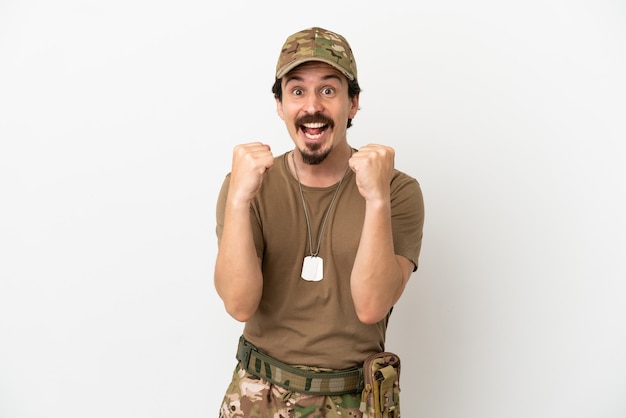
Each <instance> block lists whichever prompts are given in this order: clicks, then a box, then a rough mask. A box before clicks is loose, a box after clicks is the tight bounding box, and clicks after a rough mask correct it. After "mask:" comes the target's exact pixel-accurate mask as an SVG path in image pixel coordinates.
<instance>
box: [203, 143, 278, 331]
mask: <svg viewBox="0 0 626 418" xmlns="http://www.w3.org/2000/svg"><path fill="white" fill-rule="evenodd" d="M273 163H274V157H273V155H272V152H271V150H270V147H269V146H268V145H265V144H262V143H260V142H255V143H249V144H243V145H238V146H236V147H235V148H234V150H233V162H232V171H231V173H230V178H229V183H228V189H227V195H226V196H225V203H224V207H223V209H222V208H218V224H219V223H220V221H222V222H223V224H222V225H221V228H220V229H221V237H220V238H219V249H218V253H217V259H216V261H215V276H214V280H215V288H216V290H217V293H218V294H219V296H220V297H221V298H222V301H223V302H224V307H225V308H226V311H227V312H228V313H229V314H230V315H231V316H232V317H233V318H235V319H236V320H238V321H241V322H245V321H247V320H248V319H249V318H250V317H251V316H252V315H253V314H254V312H255V311H256V309H257V307H258V305H259V301H260V300H261V294H262V291H263V275H262V272H261V261H260V259H259V257H258V256H257V253H256V248H255V245H254V240H253V235H252V227H251V225H250V202H251V200H252V199H253V198H254V196H256V194H257V193H258V191H259V189H260V188H261V184H262V182H263V176H264V175H265V172H266V171H267V170H269V169H270V168H271V167H272V165H273ZM225 192H226V191H223V193H225ZM223 199H224V196H222V197H221V199H220V201H223ZM222 210H223V212H220V211H222ZM222 215H223V219H221V220H220V218H222Z"/></svg>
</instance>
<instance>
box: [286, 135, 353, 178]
mask: <svg viewBox="0 0 626 418" xmlns="http://www.w3.org/2000/svg"><path fill="white" fill-rule="evenodd" d="M291 154H292V155H291V156H290V157H289V158H288V161H289V168H290V170H291V174H292V175H293V176H294V177H295V178H297V179H299V181H300V183H301V184H302V185H304V186H309V187H329V186H332V185H334V184H337V183H338V182H339V181H340V180H341V179H342V178H343V176H344V175H345V174H346V167H347V166H348V160H349V159H350V157H351V156H352V148H351V147H350V146H349V145H348V144H345V146H344V145H342V146H341V147H340V148H337V149H333V150H332V151H331V153H330V154H328V157H326V159H325V160H324V161H322V162H321V163H319V164H315V165H312V164H306V163H305V162H304V161H303V160H302V155H301V154H300V151H298V149H297V148H296V149H294V150H293V151H292V152H291ZM294 164H295V167H294ZM296 170H297V172H296Z"/></svg>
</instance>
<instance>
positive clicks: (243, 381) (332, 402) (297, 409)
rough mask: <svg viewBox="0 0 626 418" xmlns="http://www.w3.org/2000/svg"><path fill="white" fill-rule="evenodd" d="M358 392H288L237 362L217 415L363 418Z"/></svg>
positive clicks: (244, 417) (229, 417) (264, 417)
mask: <svg viewBox="0 0 626 418" xmlns="http://www.w3.org/2000/svg"><path fill="white" fill-rule="evenodd" d="M360 403H361V394H360V393H356V394H352V393H350V394H345V395H336V396H323V395H306V394H302V393H297V392H290V391H288V390H287V389H284V388H281V387H280V386H276V385H273V384H271V383H269V382H268V381H267V380H264V379H261V378H259V377H257V376H254V375H252V374H250V373H248V372H246V371H245V370H243V369H241V367H239V365H237V367H236V368H235V372H234V373H233V380H232V382H231V384H230V386H229V387H228V390H227V392H226V395H225V396H224V401H223V403H222V406H221V409H220V415H219V416H220V418H235V417H236V418H321V417H326V418H362V417H363V415H362V414H361V412H360V411H359V405H360Z"/></svg>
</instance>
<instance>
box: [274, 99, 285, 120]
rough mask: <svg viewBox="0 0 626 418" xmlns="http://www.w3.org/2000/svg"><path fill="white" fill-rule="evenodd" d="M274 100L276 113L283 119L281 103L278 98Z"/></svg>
mask: <svg viewBox="0 0 626 418" xmlns="http://www.w3.org/2000/svg"><path fill="white" fill-rule="evenodd" d="M275 100H276V113H278V116H280V118H281V119H282V120H285V118H284V113H283V104H282V102H281V101H280V100H278V99H275Z"/></svg>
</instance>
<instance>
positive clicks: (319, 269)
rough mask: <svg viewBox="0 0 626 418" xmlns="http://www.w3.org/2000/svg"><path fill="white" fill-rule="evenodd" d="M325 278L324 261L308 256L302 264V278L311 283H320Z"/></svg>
mask: <svg viewBox="0 0 626 418" xmlns="http://www.w3.org/2000/svg"><path fill="white" fill-rule="evenodd" d="M323 277H324V260H322V258H321V257H316V256H312V255H308V256H306V257H304V262H303V263H302V278H303V279H304V280H307V281H309V282H319V281H320V280H322V278H323Z"/></svg>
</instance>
